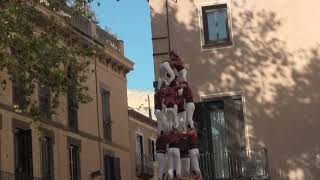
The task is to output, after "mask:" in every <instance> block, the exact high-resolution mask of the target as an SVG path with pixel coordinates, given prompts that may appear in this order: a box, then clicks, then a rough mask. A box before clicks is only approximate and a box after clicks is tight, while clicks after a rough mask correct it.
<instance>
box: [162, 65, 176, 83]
mask: <svg viewBox="0 0 320 180" xmlns="http://www.w3.org/2000/svg"><path fill="white" fill-rule="evenodd" d="M166 74H168V75H169V76H170V77H169V79H168V80H166V77H165V76H166ZM175 77H176V76H175V75H174V71H173V70H172V68H171V67H170V64H169V63H168V62H163V63H161V64H160V73H159V79H158V89H160V87H161V84H162V82H163V81H164V82H165V83H166V85H167V86H168V85H169V84H170V83H171V82H172V81H173V80H174V79H175Z"/></svg>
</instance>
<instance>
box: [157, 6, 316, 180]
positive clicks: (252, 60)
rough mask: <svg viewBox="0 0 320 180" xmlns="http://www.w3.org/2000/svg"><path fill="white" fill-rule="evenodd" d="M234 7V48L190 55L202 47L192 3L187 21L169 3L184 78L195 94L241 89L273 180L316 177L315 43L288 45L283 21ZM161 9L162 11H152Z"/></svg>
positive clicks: (253, 139) (252, 133)
mask: <svg viewBox="0 0 320 180" xmlns="http://www.w3.org/2000/svg"><path fill="white" fill-rule="evenodd" d="M232 6H233V9H238V10H237V11H236V10H235V11H234V14H232V26H233V28H232V29H233V42H234V46H233V47H232V48H224V49H217V50H211V51H205V52H202V54H201V55H194V52H197V53H199V52H200V51H201V47H200V38H199V37H200V32H199V31H200V30H199V27H198V26H199V20H198V17H199V16H198V12H197V9H196V8H193V10H190V11H189V14H188V16H189V17H191V18H192V19H191V20H190V21H188V22H187V23H186V22H185V21H181V20H180V19H179V18H178V16H179V15H178V14H179V11H178V10H177V8H171V9H170V14H173V15H174V16H175V18H174V19H173V22H172V24H173V30H172V31H171V33H173V34H177V33H178V34H179V37H174V36H173V37H172V41H173V42H172V46H173V47H174V48H175V49H177V50H178V52H181V55H182V57H183V58H184V59H185V61H186V64H187V65H189V66H190V70H189V77H188V78H189V81H190V82H191V84H192V85H193V88H194V89H197V90H198V93H199V94H201V93H203V92H204V93H207V92H211V93H218V92H227V91H238V90H242V91H244V92H245V93H246V99H247V102H246V106H247V114H246V115H247V127H248V128H247V134H248V137H249V139H250V145H251V148H252V147H254V146H265V147H266V148H267V149H268V154H269V166H270V173H271V174H270V175H271V179H272V180H278V179H283V180H318V179H319V178H320V140H319V137H320V130H319V128H320V121H319V117H320V108H319V107H320V83H319V82H320V80H319V79H320V45H314V46H313V47H311V48H308V49H305V48H303V47H301V49H295V50H292V49H291V50H290V49H289V47H288V44H286V42H285V41H284V40H282V39H280V38H279V37H280V36H279V34H280V33H281V32H279V31H280V30H279V29H280V28H281V27H282V25H283V24H282V23H284V22H283V21H281V20H280V19H279V18H278V17H277V13H276V12H272V11H268V10H262V11H257V12H255V11H249V10H245V9H244V8H243V9H241V8H242V4H240V3H238V2H235V1H233V3H232ZM164 15H165V10H163V14H152V16H153V18H156V19H161V17H163V16H164ZM157 16H159V17H157ZM156 23H159V22H155V25H156ZM307 28H312V27H307ZM297 30H298V29H297ZM298 31H299V30H298ZM186 49H188V50H189V49H192V50H191V51H188V50H186ZM191 62H192V64H191ZM191 66H192V67H191ZM199 72H201V73H199ZM195 73H198V74H197V75H196V77H194V76H195V75H194V74H195Z"/></svg>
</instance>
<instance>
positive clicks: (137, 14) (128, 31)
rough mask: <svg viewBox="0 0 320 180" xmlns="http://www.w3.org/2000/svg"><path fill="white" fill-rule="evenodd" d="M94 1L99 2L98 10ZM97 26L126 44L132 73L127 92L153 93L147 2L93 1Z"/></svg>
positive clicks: (124, 0) (126, 54)
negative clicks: (145, 90) (145, 91)
mask: <svg viewBox="0 0 320 180" xmlns="http://www.w3.org/2000/svg"><path fill="white" fill-rule="evenodd" d="M96 1H99V2H101V5H100V6H97V5H96ZM92 7H93V10H94V11H95V12H96V15H97V19H98V21H99V25H100V26H101V27H102V28H104V27H105V26H108V28H109V29H110V30H111V31H112V32H113V33H115V34H116V35H117V37H118V38H120V39H121V40H123V41H124V43H125V56H126V57H127V58H129V59H130V60H132V61H133V62H134V63H135V65H134V71H132V72H130V73H129V75H128V88H129V89H148V90H150V89H152V82H153V79H154V73H153V59H152V58H153V57H152V40H151V25H150V11H149V4H148V2H147V0H120V1H117V0H95V1H94V2H93V4H92Z"/></svg>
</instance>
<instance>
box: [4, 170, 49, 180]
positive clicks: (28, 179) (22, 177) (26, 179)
mask: <svg viewBox="0 0 320 180" xmlns="http://www.w3.org/2000/svg"><path fill="white" fill-rule="evenodd" d="M0 180H44V179H42V178H38V177H33V176H30V175H27V174H22V173H19V174H18V173H9V172H4V171H0Z"/></svg>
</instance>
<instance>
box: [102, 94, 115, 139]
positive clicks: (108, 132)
mask: <svg viewBox="0 0 320 180" xmlns="http://www.w3.org/2000/svg"><path fill="white" fill-rule="evenodd" d="M100 94H101V109H102V111H101V112H102V124H103V138H104V140H105V141H106V142H107V143H110V142H112V120H111V103H110V99H111V93H110V91H109V90H105V89H101V93H100ZM106 95H107V96H108V102H107V103H108V107H109V108H108V114H107V113H106V108H105V96H106Z"/></svg>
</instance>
